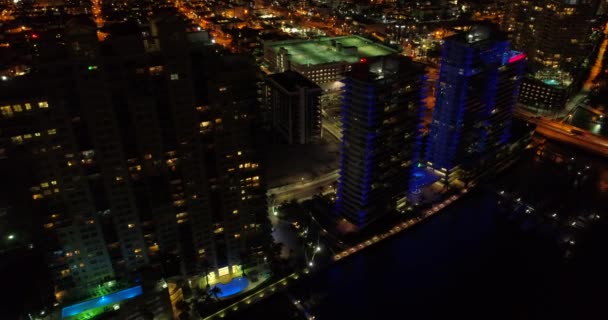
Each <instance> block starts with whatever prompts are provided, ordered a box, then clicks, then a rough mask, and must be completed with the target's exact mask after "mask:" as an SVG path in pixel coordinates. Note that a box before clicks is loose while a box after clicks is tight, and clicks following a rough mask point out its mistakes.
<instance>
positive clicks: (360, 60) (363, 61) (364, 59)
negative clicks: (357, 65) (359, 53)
mask: <svg viewBox="0 0 608 320" xmlns="http://www.w3.org/2000/svg"><path fill="white" fill-rule="evenodd" d="M359 62H361V63H367V58H361V59H359Z"/></svg>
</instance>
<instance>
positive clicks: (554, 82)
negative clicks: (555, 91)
mask: <svg viewBox="0 0 608 320" xmlns="http://www.w3.org/2000/svg"><path fill="white" fill-rule="evenodd" d="M543 82H544V83H545V84H548V85H550V86H557V85H559V84H560V82H559V81H557V80H555V79H546V80H543Z"/></svg>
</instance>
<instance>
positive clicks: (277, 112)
mask: <svg viewBox="0 0 608 320" xmlns="http://www.w3.org/2000/svg"><path fill="white" fill-rule="evenodd" d="M321 94H322V89H321V87H319V86H318V85H316V84H315V83H314V82H312V81H310V80H308V79H306V78H305V77H304V76H302V75H301V74H299V73H297V72H295V71H285V72H282V73H275V74H272V75H269V76H268V77H267V79H266V86H265V101H266V109H267V110H269V111H270V114H271V120H272V127H273V130H274V131H275V132H276V133H278V134H280V135H281V136H282V137H283V140H285V141H286V142H287V143H289V144H305V143H310V142H312V141H314V140H315V139H318V138H319V137H320V136H321V107H320V105H319V103H320V101H319V98H320V96H321Z"/></svg>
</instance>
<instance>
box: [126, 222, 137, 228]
mask: <svg viewBox="0 0 608 320" xmlns="http://www.w3.org/2000/svg"><path fill="white" fill-rule="evenodd" d="M127 227H128V228H129V229H132V228H135V224H133V223H129V224H128V225H127Z"/></svg>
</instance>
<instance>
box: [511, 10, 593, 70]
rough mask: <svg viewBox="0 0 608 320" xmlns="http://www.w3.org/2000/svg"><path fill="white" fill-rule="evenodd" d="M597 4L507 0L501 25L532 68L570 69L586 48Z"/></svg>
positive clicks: (586, 51) (577, 62) (575, 64)
mask: <svg viewBox="0 0 608 320" xmlns="http://www.w3.org/2000/svg"><path fill="white" fill-rule="evenodd" d="M598 6H599V1H598V0H541V1H528V0H515V1H510V2H509V8H508V10H507V14H506V16H505V19H504V24H503V29H504V30H505V31H507V32H508V33H509V34H510V38H511V40H512V43H513V49H515V50H518V51H523V52H526V54H528V55H529V57H530V58H529V60H530V63H532V64H533V65H534V66H535V67H536V68H538V69H542V68H557V69H561V70H564V71H568V72H572V71H574V70H576V69H578V68H579V67H580V64H581V63H582V62H583V60H584V59H585V57H587V53H588V52H589V44H590V41H589V36H590V35H591V20H592V19H593V18H594V17H595V14H596V12H597V10H598Z"/></svg>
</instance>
